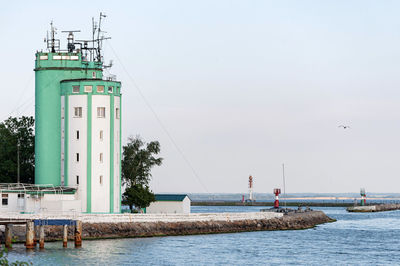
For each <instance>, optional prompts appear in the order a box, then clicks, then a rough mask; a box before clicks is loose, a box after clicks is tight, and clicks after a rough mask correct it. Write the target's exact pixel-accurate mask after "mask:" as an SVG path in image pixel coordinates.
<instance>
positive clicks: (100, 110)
mask: <svg viewBox="0 0 400 266" xmlns="http://www.w3.org/2000/svg"><path fill="white" fill-rule="evenodd" d="M97 117H99V118H104V117H106V108H105V107H97Z"/></svg>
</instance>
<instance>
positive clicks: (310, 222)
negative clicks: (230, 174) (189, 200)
mask: <svg viewBox="0 0 400 266" xmlns="http://www.w3.org/2000/svg"><path fill="white" fill-rule="evenodd" d="M15 216H16V217H20V218H25V217H26V219H24V220H15V218H14V217H13V216H12V214H9V215H8V218H9V221H14V222H15V224H17V223H19V224H26V229H25V230H23V229H24V228H23V227H21V226H19V228H18V230H13V233H12V234H13V235H17V236H18V239H19V241H20V243H21V241H23V239H24V237H26V241H25V244H26V247H27V249H31V248H34V247H35V243H36V242H37V241H35V240H34V239H33V238H34V236H35V235H36V234H37V233H39V243H43V245H44V233H43V232H44V227H48V228H47V229H46V232H47V234H46V236H45V237H46V240H47V241H60V240H62V241H63V246H66V244H67V238H68V236H67V232H68V228H69V227H73V229H74V241H75V247H80V246H81V245H82V239H106V238H132V237H153V236H176V235H196V234H218V233H236V232H249V231H270V230H297V229H308V228H313V227H315V226H316V225H318V224H322V223H327V222H333V221H334V220H333V219H331V218H329V217H328V216H326V215H325V214H324V213H323V212H321V211H310V212H303V213H290V214H287V215H284V214H283V213H278V212H240V213H191V214H131V213H124V214H87V213H85V214H78V215H77V216H76V217H75V218H73V217H72V215H71V217H67V216H59V217H55V216H52V217H50V216H49V217H47V219H43V218H40V217H39V215H34V214H15ZM35 216H38V217H35ZM3 217H4V216H3ZM0 220H2V217H0ZM3 220H4V219H3ZM35 221H36V223H35ZM0 224H6V223H0ZM8 224H12V223H11V222H8ZM35 225H36V226H35ZM34 227H38V228H36V229H34ZM60 227H61V228H60ZM66 227H68V228H66ZM71 229H72V228H70V230H69V231H70V233H71V232H72V230H71ZM6 231H7V230H6ZM17 231H18V232H17ZM34 231H35V232H36V234H35V233H34ZM7 232H8V231H7ZM9 234H10V233H8V235H9ZM6 235H7V233H6ZM10 239H11V238H10ZM32 239H33V240H32ZM32 243H33V244H32Z"/></svg>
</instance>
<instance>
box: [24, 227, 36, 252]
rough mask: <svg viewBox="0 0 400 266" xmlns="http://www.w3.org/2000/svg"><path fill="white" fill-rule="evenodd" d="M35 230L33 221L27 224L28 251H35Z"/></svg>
mask: <svg viewBox="0 0 400 266" xmlns="http://www.w3.org/2000/svg"><path fill="white" fill-rule="evenodd" d="M34 228H35V226H34V223H33V221H28V222H26V242H25V246H26V249H33V248H34V247H35V244H34V243H33V238H34V235H35V230H34Z"/></svg>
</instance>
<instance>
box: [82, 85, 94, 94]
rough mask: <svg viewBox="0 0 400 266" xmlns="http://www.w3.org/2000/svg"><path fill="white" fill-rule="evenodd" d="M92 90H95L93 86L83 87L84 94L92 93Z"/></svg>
mask: <svg viewBox="0 0 400 266" xmlns="http://www.w3.org/2000/svg"><path fill="white" fill-rule="evenodd" d="M92 89H93V86H91V85H86V86H83V90H84V92H92Z"/></svg>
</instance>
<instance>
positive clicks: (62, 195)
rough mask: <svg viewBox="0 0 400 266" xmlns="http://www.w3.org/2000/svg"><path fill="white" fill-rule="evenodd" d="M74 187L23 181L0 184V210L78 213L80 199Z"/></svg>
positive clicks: (79, 210)
mask: <svg viewBox="0 0 400 266" xmlns="http://www.w3.org/2000/svg"><path fill="white" fill-rule="evenodd" d="M75 192H76V188H74V187H64V186H54V185H35V184H23V183H17V184H13V183H7V184H0V195H1V204H0V212H2V213H4V212H8V213H11V212H12V213H16V212H17V213H44V212H47V213H59V214H62V213H67V212H69V213H79V212H81V211H82V209H81V201H80V200H79V199H77V197H76V193H75Z"/></svg>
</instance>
